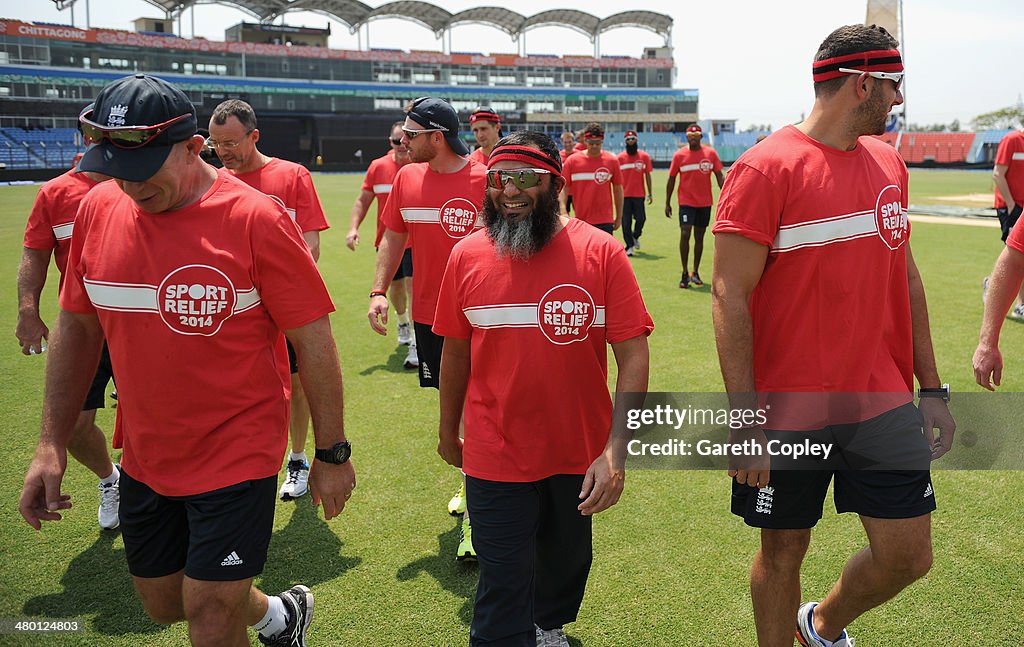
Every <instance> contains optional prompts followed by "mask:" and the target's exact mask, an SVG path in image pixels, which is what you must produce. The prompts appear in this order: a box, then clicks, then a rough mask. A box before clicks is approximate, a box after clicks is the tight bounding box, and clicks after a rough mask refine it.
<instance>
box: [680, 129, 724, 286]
mask: <svg viewBox="0 0 1024 647" xmlns="http://www.w3.org/2000/svg"><path fill="white" fill-rule="evenodd" d="M703 136H704V133H703V131H702V130H701V128H700V126H698V125H697V124H693V125H692V126H690V127H689V128H687V129H686V146H684V147H682V148H680V149H679V150H678V151H676V153H675V155H673V156H672V164H671V165H670V166H669V169H668V186H666V187H665V217H666V218H671V217H672V189H674V188H675V186H676V176H677V175H678V176H679V195H678V198H679V260H680V261H682V263H683V275H682V278H680V279H679V287H681V288H688V287H690V285H691V284H692V285H693V286H694V287H700V286H702V285H704V281H702V280H701V278H700V258H701V255H702V254H703V253H704V232H705V231H707V228H708V225H709V224H710V223H711V204H712V202H713V201H714V199H713V198H712V197H711V174H712V173H714V174H715V179H716V180H717V181H718V188H719V189H721V188H722V184H723V183H724V182H725V175H724V174H723V173H722V161H721V160H720V159H718V153H716V152H715V149H713V148H711V147H710V146H705V145H703V144H701V143H700V140H701V138H702V137H703ZM694 229H696V232H694V238H693V273H692V274H691V273H690V272H689V269H688V268H689V259H690V231H691V230H694Z"/></svg>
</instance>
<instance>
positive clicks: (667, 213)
mask: <svg viewBox="0 0 1024 647" xmlns="http://www.w3.org/2000/svg"><path fill="white" fill-rule="evenodd" d="M665 217H666V218H671V217H672V205H670V204H666V205H665Z"/></svg>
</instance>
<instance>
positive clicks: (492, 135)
mask: <svg viewBox="0 0 1024 647" xmlns="http://www.w3.org/2000/svg"><path fill="white" fill-rule="evenodd" d="M469 128H470V130H472V131H473V136H474V137H476V143H477V144H480V148H478V149H476V150H475V151H473V152H472V153H470V154H469V159H471V160H473V161H474V162H478V163H480V164H487V157H488V156H489V155H490V154H491V151H492V150H494V145H495V144H497V143H498V140H499V139H501V117H500V116H499V115H498V113H496V112H494V111H493V110H491V109H490V108H487V107H483V108H477V109H476V112H474V113H473V114H471V115H470V116H469Z"/></svg>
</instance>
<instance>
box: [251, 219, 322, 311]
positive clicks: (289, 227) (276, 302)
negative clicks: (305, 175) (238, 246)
mask: <svg viewBox="0 0 1024 647" xmlns="http://www.w3.org/2000/svg"><path fill="white" fill-rule="evenodd" d="M260 206H262V205H260ZM275 208H277V209H278V213H277V214H275V216H274V217H257V218H254V219H253V232H252V236H253V240H252V245H253V264H254V277H253V282H254V283H255V285H256V289H257V290H258V291H259V294H260V300H261V301H262V302H263V305H264V306H265V307H266V309H267V312H268V313H270V317H271V318H272V319H273V320H274V323H275V324H277V327H278V328H280V329H281V330H291V329H292V328H298V327H300V326H304V325H306V324H308V323H310V322H312V321H315V320H317V319H319V318H320V317H322V316H324V315H326V314H329V313H331V312H333V311H334V303H333V302H332V301H331V297H330V295H328V293H327V286H325V285H324V280H323V278H322V277H321V276H320V271H319V270H317V268H316V263H314V262H313V257H312V256H310V254H309V248H308V247H307V246H306V243H305V241H304V240H303V239H302V233H301V232H300V231H299V229H298V227H297V226H296V224H295V223H294V222H292V219H291V218H290V217H289V216H288V213H287V212H286V211H285V210H284V209H281V208H278V207H277V206H276V205H275Z"/></svg>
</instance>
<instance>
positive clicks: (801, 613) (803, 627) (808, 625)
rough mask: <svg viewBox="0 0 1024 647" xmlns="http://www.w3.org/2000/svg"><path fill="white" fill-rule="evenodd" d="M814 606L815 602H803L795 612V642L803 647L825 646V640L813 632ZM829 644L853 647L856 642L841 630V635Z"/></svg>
mask: <svg viewBox="0 0 1024 647" xmlns="http://www.w3.org/2000/svg"><path fill="white" fill-rule="evenodd" d="M816 606H818V603H817V602H805V603H803V604H801V605H800V609H799V610H797V612H796V641H797V642H798V643H800V644H801V645H803V647H825V645H826V644H827V643H826V641H825V639H824V638H822V637H821V636H819V635H818V632H816V631H815V630H814V607H816ZM831 644H832V647H854V645H856V641H855V640H854V639H853V638H851V637H850V636H848V635H847V634H846V629H843V633H842V634H840V635H839V638H836V639H835V640H833V641H832V643H831Z"/></svg>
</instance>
